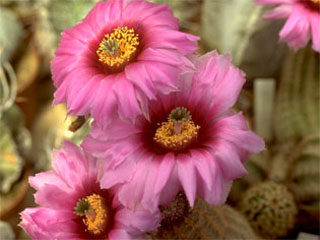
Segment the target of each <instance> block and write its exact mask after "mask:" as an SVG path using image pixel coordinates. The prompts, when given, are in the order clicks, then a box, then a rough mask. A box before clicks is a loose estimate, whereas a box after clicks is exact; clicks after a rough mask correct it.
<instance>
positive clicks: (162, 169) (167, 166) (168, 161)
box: [154, 153, 175, 195]
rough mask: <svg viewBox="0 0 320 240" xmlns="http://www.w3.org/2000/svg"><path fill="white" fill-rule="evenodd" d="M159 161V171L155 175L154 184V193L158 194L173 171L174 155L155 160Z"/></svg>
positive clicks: (169, 154)
mask: <svg viewBox="0 0 320 240" xmlns="http://www.w3.org/2000/svg"><path fill="white" fill-rule="evenodd" d="M156 160H157V161H160V165H159V169H158V170H157V171H158V172H157V174H156V176H157V177H156V182H155V184H154V193H155V194H156V195H157V194H159V193H160V192H161V191H162V189H163V188H164V186H165V185H166V184H167V182H168V180H169V177H170V175H171V173H172V171H173V169H174V165H175V162H174V160H175V159H174V155H173V154H172V153H168V154H166V155H165V156H164V157H161V158H160V159H156Z"/></svg>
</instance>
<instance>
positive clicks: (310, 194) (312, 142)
mask: <svg viewBox="0 0 320 240" xmlns="http://www.w3.org/2000/svg"><path fill="white" fill-rule="evenodd" d="M319 141H320V139H319V136H310V137H307V138H305V139H304V140H302V141H301V142H300V143H299V144H298V146H297V151H299V154H297V157H296V158H295V159H294V164H293V167H292V171H291V174H290V179H289V188H290V190H291V191H292V192H293V194H294V196H295V199H296V201H297V203H298V206H299V209H302V210H304V211H306V212H307V213H309V214H310V215H313V216H314V219H316V220H317V221H318V222H319V214H320V211H319V205H320V189H319V182H320V168H319V167H320V149H319V144H320V143H319Z"/></svg>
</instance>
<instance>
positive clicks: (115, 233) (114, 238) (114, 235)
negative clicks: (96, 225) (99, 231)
mask: <svg viewBox="0 0 320 240" xmlns="http://www.w3.org/2000/svg"><path fill="white" fill-rule="evenodd" d="M108 239H109V240H126V239H128V240H130V239H133V238H132V237H131V236H130V235H129V234H128V233H127V231H125V230H123V229H113V230H111V231H110V232H109V234H108Z"/></svg>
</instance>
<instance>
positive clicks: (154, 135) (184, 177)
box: [82, 52, 264, 209]
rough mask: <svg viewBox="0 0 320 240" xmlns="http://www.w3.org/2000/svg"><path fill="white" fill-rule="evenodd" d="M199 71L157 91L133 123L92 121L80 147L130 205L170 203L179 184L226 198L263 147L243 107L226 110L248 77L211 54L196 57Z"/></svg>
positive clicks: (189, 192)
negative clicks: (104, 125) (97, 159)
mask: <svg viewBox="0 0 320 240" xmlns="http://www.w3.org/2000/svg"><path fill="white" fill-rule="evenodd" d="M195 65H196V67H197V72H196V73H193V72H190V73H188V74H185V75H184V76H183V79H182V82H181V84H180V85H179V86H177V87H178V89H179V92H174V93H171V94H169V95H164V94H161V93H159V94H157V96H156V98H155V99H154V100H151V101H150V102H149V103H148V106H149V108H147V109H145V111H146V113H145V115H147V116H149V119H150V121H148V120H146V119H145V118H144V117H142V116H140V117H138V118H137V120H136V122H135V123H134V124H133V123H130V122H124V121H122V120H121V119H118V120H114V121H113V122H112V123H111V125H110V127H109V128H106V129H103V128H100V127H99V125H97V124H93V128H92V131H91V133H90V134H89V135H88V136H87V137H86V138H85V139H84V142H83V145H82V146H83V147H84V148H85V149H86V150H87V151H89V152H91V153H93V154H95V155H97V156H100V157H101V160H102V162H101V164H102V166H101V169H102V172H101V174H102V178H101V181H100V183H101V187H102V188H109V187H112V186H117V187H119V189H120V190H119V200H120V201H121V202H122V203H123V204H124V205H125V206H127V207H129V208H135V207H136V206H138V205H140V204H141V205H142V206H143V207H145V208H150V209H153V208H156V207H157V206H158V204H160V205H167V204H168V203H169V202H170V201H171V200H173V199H174V197H175V196H176V194H177V193H178V192H179V191H181V190H184V192H185V194H186V196H187V199H188V201H189V203H190V205H191V206H192V205H193V203H194V200H195V197H196V195H198V196H200V197H202V198H204V199H205V200H206V201H208V202H209V203H210V204H223V203H224V202H225V200H226V197H227V195H228V193H229V190H230V186H231V182H232V180H233V179H235V178H239V177H241V176H243V175H244V174H246V172H247V171H246V169H245V168H244V166H243V163H244V161H245V160H246V159H247V158H248V156H249V155H250V154H251V153H257V152H260V151H261V150H262V149H263V148H264V142H263V140H262V139H261V138H260V137H259V136H257V135H256V134H254V133H253V132H251V131H250V130H248V127H247V124H246V121H245V119H244V117H243V116H242V114H241V113H237V114H233V113H232V112H231V111H230V108H231V107H232V106H233V105H234V103H235V102H236V100H237V98H238V95H239V93H240V91H241V88H242V86H243V84H244V82H245V79H244V75H243V73H242V72H241V71H240V70H239V69H236V68H235V67H233V66H232V65H231V59H230V56H228V55H227V56H219V55H218V54H217V53H216V52H212V53H208V54H206V55H205V56H202V57H201V58H199V59H196V60H195Z"/></svg>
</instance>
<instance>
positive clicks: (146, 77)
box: [51, 0, 198, 124]
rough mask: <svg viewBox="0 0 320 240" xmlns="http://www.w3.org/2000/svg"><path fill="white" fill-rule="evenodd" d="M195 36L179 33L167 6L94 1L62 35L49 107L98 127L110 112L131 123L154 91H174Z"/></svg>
mask: <svg viewBox="0 0 320 240" xmlns="http://www.w3.org/2000/svg"><path fill="white" fill-rule="evenodd" d="M197 40H198V37H196V36H193V35H190V34H187V33H183V32H180V31H179V30H178V21H177V19H176V18H174V17H173V15H172V12H171V10H170V9H169V7H168V5H158V4H154V3H149V2H146V1H143V0H133V1H125V0H109V1H106V2H99V3H97V4H96V6H95V7H94V8H93V9H92V10H91V12H90V13H89V14H88V15H87V16H86V18H85V19H83V20H82V22H80V23H79V24H78V25H76V26H75V27H73V28H71V29H67V30H65V31H64V32H63V34H62V39H61V42H60V45H59V48H58V49H57V51H56V53H55V54H56V57H55V59H54V60H53V61H52V66H51V69H52V74H53V81H54V84H55V86H56V87H57V91H56V92H55V101H54V102H55V104H57V103H62V102H66V104H67V108H68V112H69V113H70V114H73V115H87V114H91V115H92V116H93V118H95V119H97V120H98V121H100V122H103V123H104V124H106V123H108V121H110V119H111V118H112V116H113V115H114V113H117V112H118V113H119V114H120V116H121V117H122V118H130V119H134V118H135V116H136V115H138V114H139V113H141V110H140V109H141V108H140V107H141V105H144V104H145V103H146V102H147V101H148V100H151V99H154V98H155V94H156V93H155V92H161V93H166V94H167V93H169V92H171V91H174V90H176V88H175V82H176V81H177V80H178V76H179V74H180V73H181V72H182V71H184V70H186V69H189V68H192V64H191V63H190V62H189V61H188V60H187V58H185V56H184V55H185V54H189V53H192V52H194V51H195V50H196V49H197Z"/></svg>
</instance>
